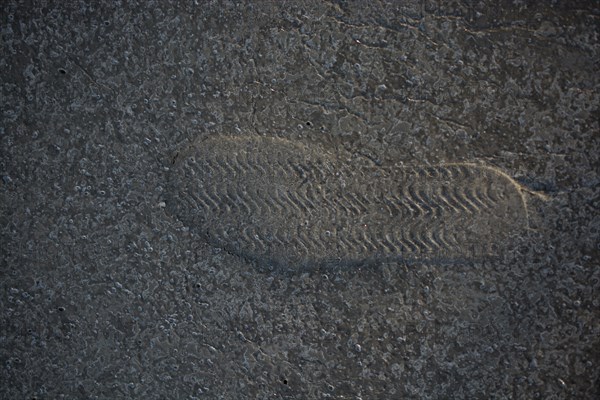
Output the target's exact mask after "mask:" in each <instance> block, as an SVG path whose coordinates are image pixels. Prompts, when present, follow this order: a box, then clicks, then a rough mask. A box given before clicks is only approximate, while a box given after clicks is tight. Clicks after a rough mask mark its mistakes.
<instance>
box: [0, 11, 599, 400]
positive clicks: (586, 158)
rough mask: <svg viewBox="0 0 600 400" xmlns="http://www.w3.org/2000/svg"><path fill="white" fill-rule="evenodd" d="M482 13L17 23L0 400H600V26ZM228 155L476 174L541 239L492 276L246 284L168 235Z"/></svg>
mask: <svg viewBox="0 0 600 400" xmlns="http://www.w3.org/2000/svg"><path fill="white" fill-rule="evenodd" d="M448 3H451V4H452V5H448ZM475 3H476V5H473V4H474V3H473V2H467V1H457V2H446V1H443V2H442V1H439V2H436V1H429V0H425V1H394V2H384V1H375V2H364V3H354V2H345V1H335V2H334V1H289V2H270V1H264V2H255V3H254V4H247V3H238V2H229V1H213V2H193V1H181V2H179V1H178V2H167V1H143V2H142V1H140V2H135V1H130V2H120V1H114V2H113V1H110V2H109V1H106V2H96V4H93V5H85V4H83V3H82V2H64V4H63V2H60V3H58V2H56V3H51V2H20V1H18V2H17V1H13V0H7V1H3V2H2V5H1V12H0V29H1V43H2V51H1V52H0V70H1V71H2V74H1V75H0V84H1V87H0V91H1V92H0V111H1V113H2V115H1V120H0V174H1V178H2V179H1V180H0V287H1V291H0V310H1V316H0V361H1V362H0V382H2V384H1V385H0V397H1V398H7V399H14V398H36V399H45V398H86V399H87V398H90V399H105V398H106V399H114V398H148V399H155V398H156V399H158V398H189V399H196V398H198V399H200V398H208V399H213V398H214V399H220V398H222V399H230V398H232V399H233V398H235V399H239V398H248V399H255V398H259V399H266V398H285V399H305V398H332V399H351V398H352V399H353V398H362V399H371V398H419V399H421V398H429V399H446V398H456V399H461V398H464V399H472V398H496V399H504V398H508V399H572V398H581V399H587V398H590V399H591V398H595V397H597V396H598V395H599V394H600V381H599V372H598V371H600V340H599V339H598V338H599V337H600V295H599V291H600V261H599V260H600V248H599V243H600V233H599V229H600V213H599V211H598V210H599V206H600V162H599V157H600V127H599V122H598V115H599V112H600V110H599V107H598V106H599V103H600V101H599V90H598V89H599V84H600V82H599V81H600V71H599V67H598V66H599V65H600V57H599V54H598V52H599V50H600V45H599V43H598V34H599V29H598V28H599V21H600V9H599V7H598V3H597V2H593V1H553V2H547V3H548V4H541V3H542V2H524V1H510V2H505V1H501V2H492V1H482V2H475ZM219 135H222V136H229V137H233V136H234V137H237V138H249V137H254V138H258V137H263V138H271V139H261V140H284V141H286V142H290V143H296V144H298V145H299V146H304V147H303V148H320V149H324V150H323V151H324V153H323V154H330V155H336V157H337V156H339V155H341V154H344V157H345V158H344V160H345V161H344V165H345V166H346V167H344V168H349V171H355V170H356V169H354V168H355V167H356V168H359V166H370V167H372V168H376V169H380V170H382V171H384V170H386V169H388V170H389V169H393V168H397V167H402V168H412V167H411V166H415V165H417V166H420V168H424V169H426V168H435V166H436V165H444V164H457V165H473V164H474V165H485V166H488V167H490V168H493V170H494V171H501V172H502V174H506V176H507V179H510V181H511V182H515V185H518V187H519V188H520V189H519V190H522V191H523V193H525V196H526V200H527V202H526V211H527V213H528V217H527V219H528V227H527V229H526V230H524V231H523V232H521V231H520V230H517V231H515V234H513V235H511V236H512V239H511V241H510V246H508V247H507V248H506V249H504V250H503V251H502V253H501V257H498V258H495V259H493V260H465V262H457V263H452V264H438V263H431V262H428V261H427V260H422V261H421V262H419V261H417V262H411V263H407V262H403V261H402V260H395V261H394V260H378V259H375V260H371V261H370V262H367V263H360V262H359V263H357V264H355V265H353V266H352V268H335V265H333V267H332V266H329V267H328V268H313V269H310V270H302V269H295V268H294V265H295V264H294V262H298V259H294V257H291V258H290V259H289V260H288V261H289V262H288V263H287V265H286V267H287V268H283V269H281V268H279V269H278V268H275V269H273V270H269V269H268V268H256V267H255V266H254V265H253V263H252V262H251V261H249V260H248V259H247V258H245V257H243V256H240V254H241V253H236V252H235V251H231V250H232V247H231V246H228V245H227V244H228V243H233V242H229V241H227V240H226V241H224V242H223V241H222V243H224V244H225V245H224V246H222V247H220V246H218V244H219V243H212V244H211V243H209V241H207V240H204V239H203V238H202V233H201V232H198V230H197V229H196V228H195V227H197V226H201V224H199V223H196V222H194V221H196V220H193V219H186V218H179V217H177V216H176V215H174V213H172V212H170V210H171V209H170V207H171V206H172V204H171V203H170V202H171V201H172V200H173V197H174V193H175V191H176V190H178V189H177V188H182V187H184V183H185V182H187V181H183V180H181V179H183V176H184V174H182V173H178V172H177V168H179V165H180V164H178V163H182V162H183V161H178V160H180V159H181V158H180V155H181V154H182V149H189V148H194V146H195V143H199V141H202V140H203V139H204V138H207V137H209V136H214V137H218V136H219ZM240 140H245V139H240ZM186 154H187V153H186ZM302 154H303V153H302V152H300V153H299V154H297V156H298V155H299V156H302ZM301 158H302V157H301ZM309 158H310V157H309ZM258 165H259V166H263V164H262V161H261V162H259V164H258ZM224 168H226V167H224ZM222 171H225V170H222ZM278 171H279V170H278ZM282 171H283V170H282ZM202 172H205V171H204V170H203V169H199V170H198V171H197V172H196V173H200V174H201V173H202ZM174 174H175V175H174ZM174 176H176V177H177V179H175V182H176V183H177V182H179V183H177V184H176V185H175V188H174V186H173V182H174V180H173V177H174ZM200 176H204V175H200ZM221 176H222V178H223V181H224V182H235V179H234V180H232V181H227V179H228V175H227V174H225V173H221ZM232 176H236V175H235V174H233V175H232ZM178 179H179V180H178ZM202 179H205V178H200V182H203V180H202ZM182 182H183V183H182ZM278 182H279V181H278ZM281 182H284V181H281ZM351 182H355V181H353V180H351ZM356 182H358V181H356ZM360 182H363V181H362V180H361V181H360ZM375 183H377V181H375ZM185 184H187V183H185ZM281 184H282V185H283V186H284V188H285V183H281ZM225 186H226V187H228V186H227V184H225ZM359 186H360V185H358V186H357V187H359ZM367 186H368V185H367ZM322 187H325V188H331V187H332V186H330V185H329V184H328V183H327V181H325V183H324V185H322ZM374 187H376V188H381V187H383V186H381V185H375V186H374ZM294 188H295V187H294ZM423 190H424V189H423ZM225 191H227V190H225ZM292 193H294V192H293V191H292ZM357 193H359V194H360V193H362V194H363V195H365V196H368V195H371V193H369V192H368V191H366V189H365V192H364V193H363V192H362V191H361V190H357ZM417 197H419V198H422V196H421V195H419V194H417ZM259 198H261V199H262V198H263V197H259ZM228 201H230V200H227V199H226V200H225V203H227V202H228ZM231 201H233V200H231ZM324 201H325V200H324ZM425 203H427V202H425ZM231 204H235V201H234V203H231ZM231 204H229V205H230V206H231ZM324 204H325V203H324ZM356 204H358V203H356ZM356 204H355V205H356ZM427 204H429V203H427ZM290 207H291V205H290ZM430 207H432V206H431V205H430ZM217 208H218V207H217ZM410 208H411V207H410V205H409V206H407V209H410ZM332 209H333V210H336V212H337V211H338V210H339V207H337V206H336V207H333V208H332ZM276 210H279V211H277V212H279V213H280V214H281V215H285V212H287V211H285V212H284V211H281V210H288V209H287V208H281V209H279V208H276ZM317 210H323V208H320V209H317ZM217 211H218V210H217ZM405 211H406V210H405ZM413 211H414V212H417V211H415V210H413ZM344 212H345V211H344ZM406 212H410V211H406ZM282 213H283V214H282ZM199 215H208V216H209V217H210V215H211V214H210V213H201V214H199ZM308 215H310V218H313V219H312V221H314V223H316V224H317V225H318V224H322V223H323V220H322V219H321V218H320V216H321V215H323V214H322V211H319V212H316V213H315V212H313V213H308ZM276 217H277V215H276ZM444 218H445V219H444V222H445V224H446V225H448V224H449V223H450V222H449V221H450V218H449V217H444ZM511 218H512V217H511ZM511 218H508V222H509V223H507V222H506V221H503V222H502V223H504V224H507V225H510V226H512V225H511V224H510V220H511ZM273 221H274V222H270V223H271V225H270V226H276V227H285V226H286V225H285V221H283V220H281V219H277V218H275V219H274V220H273ZM477 221H480V220H477ZM460 223H461V222H460V219H459V220H458V221H457V224H459V225H460ZM502 223H500V230H502V229H504V228H502V226H503V225H502ZM484 225H485V224H480V227H482V229H483V226H484ZM488 225H489V224H488ZM210 226H211V227H214V229H217V227H218V226H219V225H218V224H211V225H210ZM263 226H264V225H263ZM379 226H388V225H386V224H385V223H384V221H381V223H380V225H379ZM415 226H417V225H415ZM418 226H420V225H418ZM452 226H455V225H451V226H449V227H448V228H447V229H450V230H452V229H454V230H457V229H456V228H453V227H452ZM486 229H489V227H486ZM425 231H426V230H424V232H425ZM458 231H460V230H458ZM486 232H491V231H489V230H488V231H486ZM489 237H490V233H485V234H484V235H483V236H482V242H484V244H486V245H487V244H489V243H487V242H488V241H489ZM288 239H289V238H288ZM291 239H293V237H291ZM285 240H287V239H285ZM290 243H291V242H290ZM336 243H337V242H336ZM215 244H217V245H216V246H215ZM284 244H285V243H284ZM363 244H364V243H363ZM392 244H393V243H392ZM353 246H358V247H347V248H348V250H349V251H356V250H355V249H356V248H360V247H359V246H361V244H360V243H355V244H354V245H353ZM228 247H229V248H228ZM340 248H341V247H340ZM291 249H292V251H293V249H294V248H293V247H292V248H291ZM277 251H279V252H280V253H278V254H284V253H283V252H285V246H284V247H282V248H278V250H277ZM319 251H325V250H323V249H321V250H319ZM361 251H362V252H364V250H359V251H358V252H359V253H360V252H361ZM291 254H292V255H293V254H294V253H293V252H292V253H291Z"/></svg>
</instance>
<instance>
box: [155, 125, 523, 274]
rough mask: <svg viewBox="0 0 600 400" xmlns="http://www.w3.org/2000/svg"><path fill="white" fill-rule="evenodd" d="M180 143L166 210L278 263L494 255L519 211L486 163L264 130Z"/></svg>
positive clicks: (216, 239)
mask: <svg viewBox="0 0 600 400" xmlns="http://www.w3.org/2000/svg"><path fill="white" fill-rule="evenodd" d="M183 154H184V156H182V157H179V158H178V160H177V161H176V162H175V164H174V165H173V168H172V169H171V174H170V177H169V184H168V187H169V190H168V195H169V198H168V199H167V200H168V207H167V211H168V212H169V213H171V214H172V215H174V216H176V217H177V218H178V219H180V220H181V221H182V222H183V223H184V224H185V225H187V226H189V227H190V228H191V229H192V231H194V232H197V233H198V234H199V235H200V236H201V237H205V238H206V240H207V241H209V242H210V243H211V244H212V245H214V246H217V247H222V248H225V249H228V250H229V251H231V252H234V253H237V254H239V255H240V256H243V257H247V258H250V259H253V260H255V261H257V262H259V263H260V264H268V265H278V266H281V267H284V268H287V269H295V268H300V269H303V268H314V267H318V266H322V265H329V264H331V263H336V262H341V263H345V262H348V263H350V264H353V263H354V264H355V263H360V262H362V261H366V260H379V259H387V258H393V259H400V260H401V259H407V260H408V259H422V260H423V261H428V260H430V259H431V260H433V259H434V258H435V259H440V260H453V259H469V258H479V257H487V256H495V255H498V254H497V253H493V252H491V250H490V249H492V248H493V247H494V248H498V249H502V244H503V243H506V242H507V241H508V239H509V238H510V237H511V236H512V235H514V234H515V233H517V232H519V231H520V230H522V229H523V228H524V225H525V222H524V221H525V219H526V215H527V214H526V208H525V207H526V205H525V203H524V200H523V197H522V194H521V192H520V188H519V186H518V185H517V184H516V183H515V182H514V181H513V180H512V179H510V178H509V177H508V176H506V175H505V174H503V173H502V172H499V171H497V170H494V169H493V168H490V167H486V166H480V165H472V164H448V165H439V166H426V167H420V166H408V167H406V166H401V167H377V166H369V167H365V166H358V165H354V164H352V163H351V162H349V161H347V160H349V159H350V158H349V157H345V158H342V157H338V156H336V155H334V154H331V153H328V152H327V151H325V150H323V149H321V148H319V147H316V146H309V145H305V144H302V143H298V142H292V141H289V140H285V139H278V138H266V137H228V136H213V137H209V138H204V139H201V140H199V141H198V142H196V143H194V144H193V145H192V146H190V148H189V149H188V150H187V151H185V152H183ZM492 244H493V245H494V246H492ZM336 260H342V261H336ZM432 262H433V261H432Z"/></svg>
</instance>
